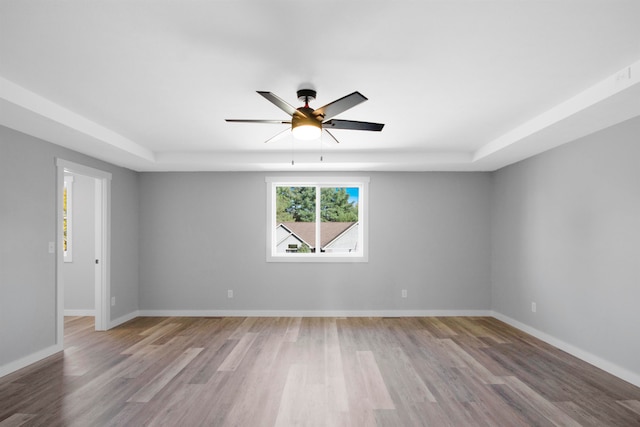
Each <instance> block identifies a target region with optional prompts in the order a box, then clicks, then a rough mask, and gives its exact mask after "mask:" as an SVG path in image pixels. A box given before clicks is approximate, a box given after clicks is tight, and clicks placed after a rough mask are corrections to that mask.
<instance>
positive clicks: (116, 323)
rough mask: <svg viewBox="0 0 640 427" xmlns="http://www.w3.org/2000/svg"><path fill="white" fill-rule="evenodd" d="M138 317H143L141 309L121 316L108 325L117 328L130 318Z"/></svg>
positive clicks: (109, 327)
mask: <svg viewBox="0 0 640 427" xmlns="http://www.w3.org/2000/svg"><path fill="white" fill-rule="evenodd" d="M136 317H141V315H140V311H139V310H136V311H132V312H131V313H129V314H125V315H124V316H120V317H118V318H117V319H114V320H112V321H111V322H109V326H108V328H107V329H111V328H115V327H116V326H120V325H122V324H123V323H126V322H128V321H129V320H132V319H135V318H136Z"/></svg>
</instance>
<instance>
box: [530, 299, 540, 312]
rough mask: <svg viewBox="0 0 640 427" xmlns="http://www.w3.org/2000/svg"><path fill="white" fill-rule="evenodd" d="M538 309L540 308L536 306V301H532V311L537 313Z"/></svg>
mask: <svg viewBox="0 0 640 427" xmlns="http://www.w3.org/2000/svg"><path fill="white" fill-rule="evenodd" d="M537 309H538V307H536V303H535V302H532V303H531V311H532V312H534V313H535V312H536V310H537Z"/></svg>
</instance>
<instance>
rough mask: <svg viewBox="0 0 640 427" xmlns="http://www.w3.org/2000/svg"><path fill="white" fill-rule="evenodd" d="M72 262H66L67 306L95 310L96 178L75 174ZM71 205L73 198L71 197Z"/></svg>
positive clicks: (72, 215)
mask: <svg viewBox="0 0 640 427" xmlns="http://www.w3.org/2000/svg"><path fill="white" fill-rule="evenodd" d="M72 176H73V183H72V189H71V203H70V204H71V227H72V229H71V245H72V252H73V256H72V262H65V263H63V264H62V280H63V282H64V309H65V310H82V311H85V312H86V311H90V310H94V309H95V266H96V265H95V242H96V239H95V233H96V224H95V222H96V221H95V183H96V180H95V178H92V177H88V176H84V175H78V174H75V175H72ZM67 203H68V204H69V200H67Z"/></svg>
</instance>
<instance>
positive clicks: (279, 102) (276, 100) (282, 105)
mask: <svg viewBox="0 0 640 427" xmlns="http://www.w3.org/2000/svg"><path fill="white" fill-rule="evenodd" d="M257 92H258V93H259V94H260V95H262V96H264V97H265V98H266V99H267V101H270V102H271V103H272V104H273V105H275V106H276V107H278V108H279V109H281V110H282V111H284V112H285V113H287V114H288V115H290V116H293V115H294V114H296V111H298V110H296V107H294V106H293V105H291V104H289V103H288V102H287V101H285V100H283V99H282V98H280V97H279V96H277V95H274V94H273V93H271V92H264V91H257Z"/></svg>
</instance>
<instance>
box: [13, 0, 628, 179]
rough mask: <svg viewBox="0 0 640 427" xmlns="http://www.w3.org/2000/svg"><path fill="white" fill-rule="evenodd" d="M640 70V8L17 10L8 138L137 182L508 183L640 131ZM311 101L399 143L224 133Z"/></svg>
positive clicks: (206, 4)
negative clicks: (502, 170) (410, 179)
mask: <svg viewBox="0 0 640 427" xmlns="http://www.w3.org/2000/svg"><path fill="white" fill-rule="evenodd" d="M639 60H640V1H636V0H631V1H618V0H601V1H578V0H556V1H533V0H532V1H512V0H509V1H478V0H474V1H454V0H446V1H444V0H443V1H404V0H403V1H397V0H396V1H367V2H364V1H345V0H343V1H324V2H303V1H293V0H291V1H265V0H246V1H211V0H209V1H204V0H203V1H184V0H165V1H160V0H155V1H150V0H148V1H137V0H128V1H116V0H105V1H87V0H75V1H74V0H72V1H51V0H40V1H29V0H3V1H2V2H0V124H2V125H4V126H7V127H10V128H13V129H17V130H19V131H22V132H24V133H27V134H30V135H34V136H37V137H40V138H43V139H45V140H48V141H51V142H54V143H56V144H59V145H62V146H66V147H69V148H72V149H74V150H77V151H80V152H83V153H86V154H89V155H91V156H94V157H97V158H101V159H104V160H106V161H109V162H111V163H115V164H118V165H122V166H125V167H129V168H131V169H134V170H138V171H152V170H416V171H419V170H495V169H497V168H499V167H502V166H504V165H507V164H510V163H513V162H515V161H519V160H521V159H523V158H526V157H528V156H531V155H533V154H537V153H539V152H542V151H544V150H546V149H549V148H552V147H554V146H557V145H560V144H562V143H565V142H568V141H571V140H573V139H576V138H578V137H581V136H584V135H587V134H589V133H592V132H594V131H597V130H599V129H602V128H605V127H608V126H611V125H613V124H615V123H619V122H621V121H623V120H626V119H629V118H631V117H635V116H638V115H640V84H638V83H639V82H640V61H639ZM309 85H310V86H311V87H312V88H315V89H316V90H317V91H318V99H317V100H316V101H315V102H314V103H312V105H311V106H312V107H316V108H317V107H319V106H321V105H324V104H327V103H329V102H331V101H333V100H335V99H337V98H340V97H342V96H344V95H346V94H348V93H351V92H353V91H355V90H357V91H360V92H361V93H362V94H364V95H365V96H366V97H368V98H369V100H368V101H367V102H365V103H363V104H360V105H358V106H356V107H354V108H353V109H351V110H348V111H346V112H345V113H343V114H341V115H339V116H338V117H337V118H340V119H349V120H363V121H373V122H381V123H385V124H386V126H385V128H384V130H383V131H382V132H380V133H376V132H362V131H335V132H334V135H336V137H338V139H339V140H340V144H335V143H331V142H330V141H329V140H328V139H326V138H325V139H323V140H322V141H320V140H318V141H311V142H305V141H294V140H293V139H292V138H291V137H287V138H285V139H282V140H280V141H277V142H273V143H269V144H264V143H263V142H264V141H265V140H267V139H269V138H270V137H271V136H273V135H275V134H276V133H278V132H280V131H281V130H282V129H284V128H285V127H286V126H285V125H256V124H236V123H227V122H225V121H224V119H225V118H251V119H254V118H255V119H285V120H286V119H287V116H286V114H285V113H284V112H282V111H281V110H279V109H278V108H276V107H275V106H274V105H272V104H271V103H269V102H268V101H266V100H265V99H264V98H262V97H261V96H259V95H258V94H257V93H256V92H255V91H256V90H263V91H271V92H273V93H275V94H276V95H278V96H280V97H281V98H283V99H285V100H286V101H287V102H289V103H290V104H293V105H294V106H300V103H299V102H298V100H297V99H296V90H297V89H299V88H302V87H308V86H309ZM320 155H322V157H323V159H324V161H322V162H320ZM292 158H294V159H295V165H294V166H292V165H291V160H292Z"/></svg>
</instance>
